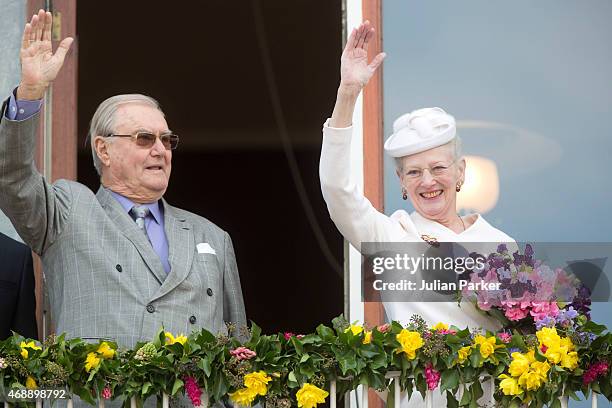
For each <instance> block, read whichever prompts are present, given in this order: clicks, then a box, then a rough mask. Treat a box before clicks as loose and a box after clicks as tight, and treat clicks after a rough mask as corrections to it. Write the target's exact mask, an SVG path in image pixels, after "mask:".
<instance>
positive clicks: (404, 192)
mask: <svg viewBox="0 0 612 408" xmlns="http://www.w3.org/2000/svg"><path fill="white" fill-rule="evenodd" d="M402 199H403V200H407V199H408V194H406V190H404V189H403V188H402Z"/></svg>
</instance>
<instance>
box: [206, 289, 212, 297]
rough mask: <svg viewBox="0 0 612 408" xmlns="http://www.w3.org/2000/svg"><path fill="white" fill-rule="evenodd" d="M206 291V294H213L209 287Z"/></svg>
mask: <svg viewBox="0 0 612 408" xmlns="http://www.w3.org/2000/svg"><path fill="white" fill-rule="evenodd" d="M206 293H208V296H212V295H213V291H212V289H211V288H208V289H206Z"/></svg>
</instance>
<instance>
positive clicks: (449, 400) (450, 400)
mask: <svg viewBox="0 0 612 408" xmlns="http://www.w3.org/2000/svg"><path fill="white" fill-rule="evenodd" d="M446 406H447V408H459V402H458V401H457V398H455V396H454V395H453V393H452V392H450V391H446Z"/></svg>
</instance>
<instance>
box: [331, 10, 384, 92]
mask: <svg viewBox="0 0 612 408" xmlns="http://www.w3.org/2000/svg"><path fill="white" fill-rule="evenodd" d="M374 35H375V30H374V28H373V27H372V26H371V25H370V22H369V21H367V20H366V21H365V22H363V23H362V24H361V25H360V26H359V27H357V28H355V29H353V31H352V32H351V35H350V36H349V38H348V41H347V42H346V46H345V47H344V51H343V52H342V58H341V59H340V87H341V88H342V87H345V88H347V89H351V90H353V91H357V92H359V91H361V90H362V89H363V88H364V87H365V86H366V84H367V83H368V81H369V80H370V78H372V75H374V72H376V69H377V68H378V67H379V66H380V64H381V63H382V61H383V59H384V58H385V53H384V52H381V53H380V54H378V55H377V56H376V57H374V59H373V60H372V62H370V63H369V64H368V44H369V42H370V41H372V39H373V38H374Z"/></svg>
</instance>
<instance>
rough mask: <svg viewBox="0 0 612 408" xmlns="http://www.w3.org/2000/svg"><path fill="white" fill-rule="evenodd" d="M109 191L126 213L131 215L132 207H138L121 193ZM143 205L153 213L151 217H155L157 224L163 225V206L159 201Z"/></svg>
mask: <svg viewBox="0 0 612 408" xmlns="http://www.w3.org/2000/svg"><path fill="white" fill-rule="evenodd" d="M108 191H109V193H111V195H112V196H113V197H114V198H115V200H117V201H118V202H119V204H121V207H123V209H124V210H125V212H127V213H129V212H130V210H131V209H132V207H134V206H135V205H136V203H134V202H133V201H132V200H130V199H129V198H127V197H125V196H122V195H121V194H119V193H115V192H114V191H112V190H108ZM143 205H144V206H145V207H147V208H148V209H149V210H150V211H151V215H152V216H153V219H154V220H155V222H157V223H158V224H159V225H162V222H163V217H162V209H161V206H160V205H159V200H158V201H155V202H154V203H150V204H143Z"/></svg>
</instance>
